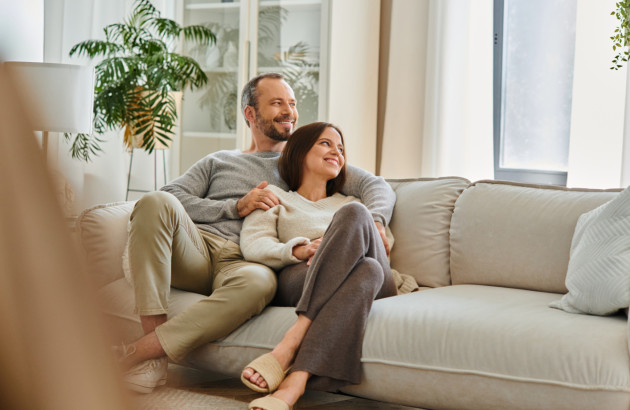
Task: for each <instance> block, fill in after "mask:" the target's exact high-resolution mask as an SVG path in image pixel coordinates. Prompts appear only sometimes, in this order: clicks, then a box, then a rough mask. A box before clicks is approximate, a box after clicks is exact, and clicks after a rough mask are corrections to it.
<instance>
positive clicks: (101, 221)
mask: <svg viewBox="0 0 630 410" xmlns="http://www.w3.org/2000/svg"><path fill="white" fill-rule="evenodd" d="M134 203H135V202H116V203H110V204H103V205H97V206H94V207H92V208H89V209H86V210H85V211H83V212H82V213H81V215H79V218H78V219H77V232H78V235H79V240H80V242H81V245H82V249H83V251H84V253H85V260H86V262H87V268H88V272H89V274H90V275H91V278H90V279H91V280H93V281H94V282H95V284H96V286H97V287H101V286H104V285H106V284H108V283H110V282H113V281H115V280H116V279H118V278H121V277H123V268H122V254H123V251H124V248H125V246H126V244H127V224H128V222H129V216H130V215H131V211H132V210H133V206H134Z"/></svg>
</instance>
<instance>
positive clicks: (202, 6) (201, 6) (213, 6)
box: [185, 0, 322, 10]
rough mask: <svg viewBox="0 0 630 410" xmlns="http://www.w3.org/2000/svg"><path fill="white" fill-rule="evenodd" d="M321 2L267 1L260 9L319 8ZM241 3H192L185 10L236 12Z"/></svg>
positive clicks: (308, 0)
mask: <svg viewBox="0 0 630 410" xmlns="http://www.w3.org/2000/svg"><path fill="white" fill-rule="evenodd" d="M321 4H322V2H321V0H267V1H261V2H260V7H261V8H262V7H287V8H299V7H310V6H321ZM240 5H241V3H193V4H187V5H186V7H185V8H186V10H220V9H234V10H238V8H239V7H240Z"/></svg>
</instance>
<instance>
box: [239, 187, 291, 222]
mask: <svg viewBox="0 0 630 410" xmlns="http://www.w3.org/2000/svg"><path fill="white" fill-rule="evenodd" d="M267 185H269V184H268V183H267V181H263V182H261V183H260V184H258V186H257V187H256V188H254V189H252V190H251V191H249V192H248V193H247V194H245V196H244V197H242V198H241V199H239V200H238V201H237V202H236V210H237V211H238V216H240V217H241V218H245V217H246V216H247V215H249V214H251V213H252V212H253V211H254V210H255V209H263V210H265V211H266V210H268V209H271V208H273V207H274V206H276V205H279V204H280V200H279V199H278V197H277V196H276V195H275V194H274V193H273V192H271V191H269V190H266V189H265V187H266V186H267Z"/></svg>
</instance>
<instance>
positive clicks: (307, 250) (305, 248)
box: [293, 238, 322, 265]
mask: <svg viewBox="0 0 630 410" xmlns="http://www.w3.org/2000/svg"><path fill="white" fill-rule="evenodd" d="M320 243H322V238H319V239H316V240H314V241H312V242H311V243H309V244H306V245H297V246H294V247H293V256H295V257H296V258H298V259H299V260H301V261H306V265H310V264H311V260H312V259H313V255H315V252H317V249H318V248H319V244H320Z"/></svg>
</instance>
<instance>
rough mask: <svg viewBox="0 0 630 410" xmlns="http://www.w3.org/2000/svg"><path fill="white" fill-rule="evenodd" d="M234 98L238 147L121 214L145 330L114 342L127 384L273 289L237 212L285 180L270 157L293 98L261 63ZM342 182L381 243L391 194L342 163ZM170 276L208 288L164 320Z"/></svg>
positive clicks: (135, 383)
mask: <svg viewBox="0 0 630 410" xmlns="http://www.w3.org/2000/svg"><path fill="white" fill-rule="evenodd" d="M241 108H242V111H243V115H244V116H245V120H246V122H247V125H248V127H250V128H251V133H252V145H251V146H250V148H249V149H248V150H246V151H242V152H241V151H238V150H232V151H219V152H216V153H213V154H210V155H208V156H206V157H205V158H203V159H201V160H200V161H198V162H197V163H196V164H195V165H193V166H192V167H191V168H190V169H189V170H188V171H187V172H186V173H185V174H184V175H182V176H181V177H179V178H177V179H175V180H174V181H173V182H171V183H170V184H168V185H166V186H164V187H163V188H162V190H161V191H158V192H152V193H149V194H147V195H145V196H144V197H142V199H140V200H139V201H138V203H137V204H136V206H135V207H134V210H133V212H132V214H131V218H130V231H129V245H128V247H129V264H130V273H131V277H132V279H133V285H134V290H135V296H136V311H137V313H138V314H139V315H140V320H141V323H142V327H143V330H144V332H145V336H143V337H142V338H140V339H139V340H137V341H135V342H134V343H132V344H129V345H123V346H121V347H120V348H118V350H119V353H120V356H121V361H122V363H123V366H126V367H127V368H129V370H128V371H127V373H126V375H125V381H126V382H127V384H128V385H129V387H131V388H133V389H134V390H136V391H140V392H150V391H152V390H153V388H154V387H156V386H159V385H162V384H164V383H165V382H166V367H167V356H168V357H169V358H171V359H172V360H173V361H175V362H177V361H180V360H181V359H183V358H184V357H185V356H186V354H187V353H188V352H190V351H192V350H193V349H195V348H197V347H199V346H201V345H203V344H205V343H208V342H210V341H213V340H217V339H219V338H221V337H224V336H226V335H227V334H229V333H230V332H232V331H233V330H234V329H236V328H237V327H239V326H240V325H241V324H243V323H244V322H245V321H246V320H247V319H249V318H250V317H252V316H254V315H257V314H259V313H260V312H262V310H263V309H264V308H265V306H266V305H267V304H268V303H269V302H270V301H271V300H272V299H273V296H274V294H275V290H276V278H275V274H274V272H273V271H272V270H271V269H269V268H268V267H266V266H263V265H260V264H257V263H251V262H247V261H245V260H244V259H243V256H242V255H241V252H240V248H239V246H238V244H239V235H240V230H241V225H242V221H243V218H244V217H245V216H247V215H248V214H249V213H251V212H252V211H253V210H255V209H264V210H267V209H269V208H271V207H273V206H275V205H278V204H279V203H280V202H279V200H278V198H277V197H276V196H275V195H274V194H273V193H271V192H270V191H267V190H265V189H264V188H265V187H266V186H267V184H268V183H271V184H274V185H277V186H279V187H281V188H284V189H286V183H285V182H284V181H282V180H281V179H280V176H279V173H278V167H277V160H278V157H279V156H280V152H281V151H282V149H283V148H284V145H285V143H286V141H287V139H288V138H289V137H290V135H291V133H292V132H293V130H294V129H295V127H296V124H297V119H298V111H297V108H296V100H295V96H294V94H293V90H292V89H291V87H290V86H289V85H288V84H287V83H286V82H285V81H284V78H283V76H282V75H281V74H276V73H268V74H262V75H260V76H258V77H256V78H254V79H252V80H251V81H250V82H249V83H248V84H247V85H246V86H245V87H244V89H243V95H242V101H241ZM252 187H253V188H252ZM343 192H344V193H345V194H348V195H353V196H356V197H359V198H361V200H362V202H363V203H364V204H365V205H366V206H367V207H368V209H370V211H371V213H372V215H373V216H374V219H375V222H376V224H377V226H378V228H379V231H380V232H381V233H382V234H381V236H382V237H383V240H384V241H385V242H384V243H385V245H386V248H388V244H387V242H386V239H384V238H385V233H384V232H385V230H384V226H385V225H386V224H387V222H388V221H389V219H390V218H391V213H392V209H393V206H394V202H395V195H394V193H393V191H392V189H391V188H390V187H389V185H388V184H387V183H386V182H385V181H384V180H383V179H382V178H377V177H375V176H373V175H371V174H369V173H368V172H365V171H363V170H360V169H357V168H350V169H349V170H348V179H347V182H346V185H345V187H344V190H343ZM171 286H173V287H176V288H179V289H183V290H187V291H191V292H196V293H200V294H204V295H208V296H207V297H206V298H205V299H203V300H201V301H199V302H197V303H195V304H193V305H191V306H190V307H188V308H187V309H186V310H184V311H183V312H182V313H180V314H178V315H177V316H175V317H172V318H169V319H168V320H167V313H168V295H169V290H170V287H171Z"/></svg>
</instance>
